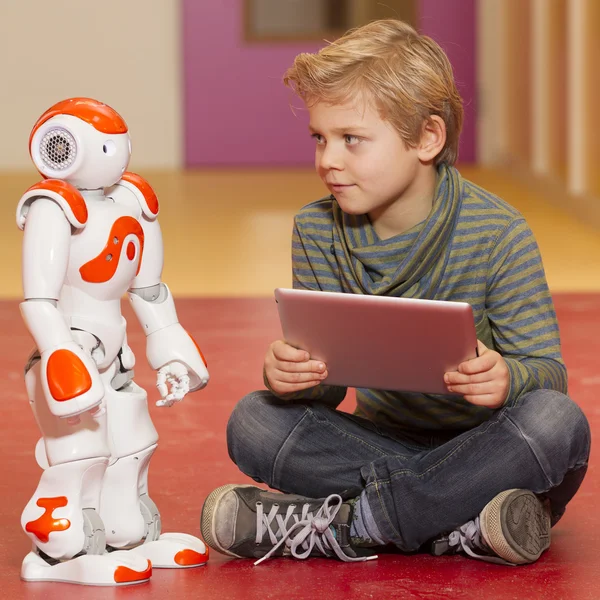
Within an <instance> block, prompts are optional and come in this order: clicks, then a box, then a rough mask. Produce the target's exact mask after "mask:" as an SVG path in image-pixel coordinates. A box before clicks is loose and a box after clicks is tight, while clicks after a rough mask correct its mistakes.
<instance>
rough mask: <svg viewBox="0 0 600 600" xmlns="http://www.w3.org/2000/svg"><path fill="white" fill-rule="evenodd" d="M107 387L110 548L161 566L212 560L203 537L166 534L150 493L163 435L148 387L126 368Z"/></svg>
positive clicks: (103, 511) (105, 503) (105, 517)
mask: <svg viewBox="0 0 600 600" xmlns="http://www.w3.org/2000/svg"><path fill="white" fill-rule="evenodd" d="M126 373H129V376H128V377H125V374H126ZM119 378H121V380H120V381H119ZM123 378H125V383H123ZM105 387H106V396H105V399H106V408H107V414H108V432H109V444H110V450H111V460H110V463H109V466H108V467H107V469H106V474H105V476H104V482H103V487H102V495H101V500H100V515H101V517H102V521H103V522H104V524H105V525H106V541H107V544H108V546H109V547H111V548H115V549H130V550H131V552H132V553H134V554H137V555H140V556H143V557H145V558H147V559H149V560H150V561H151V562H152V565H153V566H154V567H158V568H161V567H162V568H181V567H195V566H200V565H204V564H206V561H207V560H208V548H207V547H206V546H205V545H204V543H203V542H202V541H201V540H200V539H198V538H196V537H194V536H191V535H187V534H184V533H163V534H161V519H160V513H159V511H158V508H157V507H156V505H155V504H154V502H153V501H152V499H151V498H150V496H149V494H148V467H149V464H150V459H151V458H152V454H153V453H154V450H155V449H156V447H157V442H158V434H157V433H156V429H155V428H154V425H153V423H152V420H151V418H150V413H149V411H148V401H147V394H146V392H145V390H143V389H142V388H141V387H140V386H138V385H137V384H136V383H135V382H134V381H132V380H131V372H127V371H123V370H121V375H120V376H118V377H116V378H115V379H114V380H113V382H112V386H109V385H105ZM115 388H118V389H115Z"/></svg>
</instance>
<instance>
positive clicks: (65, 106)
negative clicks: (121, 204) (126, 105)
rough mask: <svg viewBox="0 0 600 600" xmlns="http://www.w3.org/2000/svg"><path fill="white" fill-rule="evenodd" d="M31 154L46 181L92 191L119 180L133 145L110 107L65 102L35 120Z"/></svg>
mask: <svg viewBox="0 0 600 600" xmlns="http://www.w3.org/2000/svg"><path fill="white" fill-rule="evenodd" d="M29 153H30V154H31V158H32V160H33V163H34V164H35V166H36V168H37V170H38V171H39V172H40V173H41V174H42V175H43V176H44V177H47V178H51V179H63V180H65V181H67V182H69V183H70V184H71V185H74V186H75V187H77V188H79V189H88V190H93V189H99V188H104V187H109V186H111V185H113V184H115V183H116V182H117V181H119V179H121V176H122V175H123V173H124V172H125V169H127V165H128V164H129V158H130V156H131V141H130V139H129V133H127V125H126V123H125V121H124V120H123V119H122V117H121V116H120V115H119V114H118V113H117V112H116V111H115V110H113V109H112V108H110V106H107V105H106V104H103V103H102V102H98V101H97V100H92V99H91V98H69V99H68V100H63V101H62V102H58V103H57V104H55V105H54V106H52V107H50V108H49V109H48V110H47V111H46V112H45V113H44V114H43V115H42V116H41V117H40V118H39V119H38V121H37V123H36V124H35V125H34V127H33V129H32V131H31V136H30V137H29Z"/></svg>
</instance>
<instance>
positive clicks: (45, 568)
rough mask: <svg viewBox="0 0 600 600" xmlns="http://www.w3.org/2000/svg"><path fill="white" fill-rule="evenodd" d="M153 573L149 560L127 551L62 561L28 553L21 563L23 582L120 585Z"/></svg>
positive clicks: (143, 579) (132, 582) (141, 579)
mask: <svg viewBox="0 0 600 600" xmlns="http://www.w3.org/2000/svg"><path fill="white" fill-rule="evenodd" d="M151 575H152V563H151V562H150V561H149V560H147V559H145V558H144V557H142V556H135V555H132V554H131V553H130V552H112V553H110V554H84V555H82V556H78V557H76V558H72V559H70V560H65V561H61V562H58V561H53V560H52V559H49V560H44V558H42V557H41V556H40V555H39V554H38V553H37V552H35V551H32V552H30V553H29V554H28V555H27V556H26V557H25V559H24V560H23V564H22V565H21V579H23V580H24V581H61V582H64V583H78V584H81V585H104V586H109V585H110V586H117V585H119V586H121V585H133V584H136V583H144V582H145V581H148V580H149V579H150V576H151Z"/></svg>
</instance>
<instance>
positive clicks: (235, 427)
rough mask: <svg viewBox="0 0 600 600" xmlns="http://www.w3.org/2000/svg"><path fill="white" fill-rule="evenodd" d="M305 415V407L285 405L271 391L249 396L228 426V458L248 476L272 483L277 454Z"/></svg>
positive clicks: (237, 405)
mask: <svg viewBox="0 0 600 600" xmlns="http://www.w3.org/2000/svg"><path fill="white" fill-rule="evenodd" d="M304 412H305V408H304V407H303V406H301V405H293V404H282V403H281V402H278V401H277V399H276V398H275V397H274V396H273V395H272V394H271V393H270V392H268V391H258V392H252V393H250V394H248V395H247V396H245V397H244V398H242V399H241V400H240V401H239V402H238V403H237V404H236V406H235V408H234V409H233V412H232V413H231V416H230V417H229V421H228V423H227V448H228V451H229V457H230V458H231V460H232V461H233V462H234V463H235V464H236V465H237V466H238V467H239V468H240V470H241V471H242V472H244V473H245V474H246V475H249V476H250V477H252V478H254V479H256V480H257V481H262V482H264V483H267V484H270V483H271V478H272V467H273V465H274V463H275V460H276V458H277V454H278V452H279V450H280V449H281V447H282V446H283V444H284V443H285V441H286V439H287V438H288V437H289V435H290V433H291V431H292V430H293V429H294V427H295V426H296V424H297V422H298V421H299V420H300V419H301V418H302V416H303V414H304Z"/></svg>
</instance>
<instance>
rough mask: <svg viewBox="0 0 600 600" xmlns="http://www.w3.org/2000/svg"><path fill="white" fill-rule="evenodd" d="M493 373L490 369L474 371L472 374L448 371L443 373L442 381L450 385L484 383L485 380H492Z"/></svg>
mask: <svg viewBox="0 0 600 600" xmlns="http://www.w3.org/2000/svg"><path fill="white" fill-rule="evenodd" d="M493 379H494V373H493V371H492V370H491V369H490V370H489V371H484V372H483V373H475V374H474V375H467V374H465V373H459V372H458V371H449V372H448V373H445V374H444V381H445V382H446V383H447V384H450V385H462V384H465V383H485V382H486V381H493Z"/></svg>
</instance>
